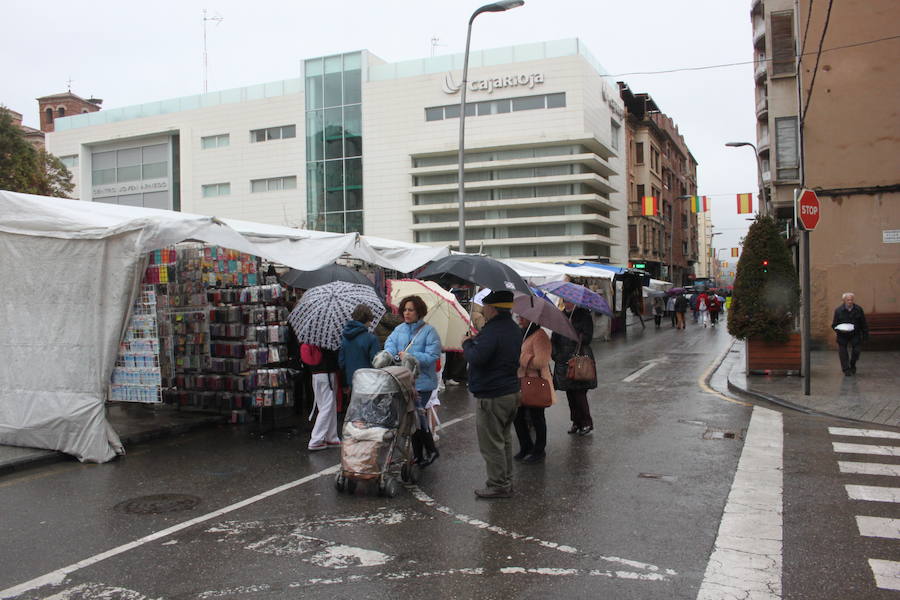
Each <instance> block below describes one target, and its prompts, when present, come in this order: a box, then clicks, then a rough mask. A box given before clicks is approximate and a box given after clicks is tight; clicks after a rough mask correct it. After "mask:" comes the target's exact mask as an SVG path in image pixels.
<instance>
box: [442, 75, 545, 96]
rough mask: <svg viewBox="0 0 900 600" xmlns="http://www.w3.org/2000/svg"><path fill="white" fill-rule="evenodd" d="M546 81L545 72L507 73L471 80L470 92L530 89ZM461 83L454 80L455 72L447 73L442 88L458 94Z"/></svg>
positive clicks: (445, 91)
mask: <svg viewBox="0 0 900 600" xmlns="http://www.w3.org/2000/svg"><path fill="white" fill-rule="evenodd" d="M542 83H544V74H543V73H520V74H518V75H505V76H503V77H487V78H485V79H473V80H472V81H470V82H469V91H470V92H478V91H481V92H487V93H488V94H493V93H494V90H499V89H502V88H511V87H526V88H528V89H529V90H531V89H534V86H536V85H540V84H542ZM459 88H460V84H458V83H456V82H455V81H454V80H453V74H452V73H447V74H446V75H445V76H444V82H443V85H441V89H443V90H444V93H445V94H456V93H458V92H459Z"/></svg>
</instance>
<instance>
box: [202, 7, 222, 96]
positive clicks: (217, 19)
mask: <svg viewBox="0 0 900 600" xmlns="http://www.w3.org/2000/svg"><path fill="white" fill-rule="evenodd" d="M223 20H224V18H223V17H220V16H219V15H216V16H214V17H207V16H206V9H205V8H204V9H203V93H204V94H205V93H206V92H207V91H208V81H207V77H208V75H209V63H208V61H207V55H206V22H207V21H214V22H215V24H216V25H218V24H219V23H221V22H222V21H223Z"/></svg>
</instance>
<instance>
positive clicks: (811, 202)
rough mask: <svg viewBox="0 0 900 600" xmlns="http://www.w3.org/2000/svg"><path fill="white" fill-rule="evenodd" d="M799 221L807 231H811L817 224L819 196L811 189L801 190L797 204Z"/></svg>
mask: <svg viewBox="0 0 900 600" xmlns="http://www.w3.org/2000/svg"><path fill="white" fill-rule="evenodd" d="M797 210H798V212H799V215H798V216H799V217H800V222H801V223H803V228H804V229H805V230H807V231H812V230H813V229H815V228H816V225H818V224H819V213H820V210H819V197H818V196H816V193H815V192H814V191H812V190H803V191H802V192H801V193H800V201H799V202H798V204H797Z"/></svg>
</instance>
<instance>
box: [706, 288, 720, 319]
mask: <svg viewBox="0 0 900 600" xmlns="http://www.w3.org/2000/svg"><path fill="white" fill-rule="evenodd" d="M721 311H722V302H721V301H720V300H719V297H718V296H716V293H715V292H713V293H712V294H710V295H709V324H710V326H712V327H715V326H716V324H717V323H718V322H719V313H720V312H721Z"/></svg>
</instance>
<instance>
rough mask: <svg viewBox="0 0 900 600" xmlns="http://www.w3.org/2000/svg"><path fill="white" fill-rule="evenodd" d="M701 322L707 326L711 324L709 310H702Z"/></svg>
mask: <svg viewBox="0 0 900 600" xmlns="http://www.w3.org/2000/svg"><path fill="white" fill-rule="evenodd" d="M700 324H701V325H703V326H704V327H706V326H707V325H709V311H708V310H701V311H700Z"/></svg>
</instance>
